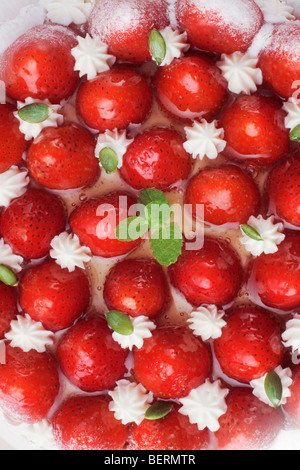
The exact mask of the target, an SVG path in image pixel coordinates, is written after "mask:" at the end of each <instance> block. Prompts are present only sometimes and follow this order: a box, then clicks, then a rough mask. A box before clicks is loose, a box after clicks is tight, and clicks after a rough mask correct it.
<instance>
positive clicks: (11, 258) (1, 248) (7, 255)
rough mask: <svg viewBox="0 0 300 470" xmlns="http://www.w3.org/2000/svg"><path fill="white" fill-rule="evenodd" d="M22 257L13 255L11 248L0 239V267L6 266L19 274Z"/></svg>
mask: <svg viewBox="0 0 300 470" xmlns="http://www.w3.org/2000/svg"><path fill="white" fill-rule="evenodd" d="M23 261H24V259H23V258H22V256H18V255H15V254H14V253H13V251H12V249H11V247H10V246H9V245H8V244H6V243H5V242H4V240H3V238H0V265H2V266H7V267H8V268H10V269H12V271H14V272H16V273H19V272H20V271H21V270H22V263H23Z"/></svg>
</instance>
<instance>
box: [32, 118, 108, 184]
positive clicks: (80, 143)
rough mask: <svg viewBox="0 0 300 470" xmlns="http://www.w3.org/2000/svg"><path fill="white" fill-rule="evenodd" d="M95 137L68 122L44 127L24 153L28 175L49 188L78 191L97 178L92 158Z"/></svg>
mask: <svg viewBox="0 0 300 470" xmlns="http://www.w3.org/2000/svg"><path fill="white" fill-rule="evenodd" d="M95 146H96V142H95V137H94V136H93V134H91V133H90V132H89V131H88V130H87V129H84V128H83V127H81V126H78V125H76V124H72V123H68V124H65V125H63V126H60V127H57V128H54V127H48V128H46V129H44V130H43V131H42V132H41V134H40V135H39V136H38V137H37V138H36V139H35V140H34V142H33V143H32V144H31V146H30V148H29V150H28V153H27V159H26V161H27V166H28V169H29V172H30V175H31V177H32V178H33V179H35V181H36V182H37V183H39V184H40V185H41V186H44V187H46V188H49V189H58V190H66V189H79V188H83V187H86V186H90V185H92V184H93V183H94V182H95V181H96V180H97V178H98V177H99V175H100V165H99V161H98V159H97V158H95Z"/></svg>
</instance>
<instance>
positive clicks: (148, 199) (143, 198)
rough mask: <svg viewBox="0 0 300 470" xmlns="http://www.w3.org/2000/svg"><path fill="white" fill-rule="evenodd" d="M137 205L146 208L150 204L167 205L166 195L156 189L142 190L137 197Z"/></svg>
mask: <svg viewBox="0 0 300 470" xmlns="http://www.w3.org/2000/svg"><path fill="white" fill-rule="evenodd" d="M138 203H139V204H143V205H144V206H148V205H149V204H151V203H155V204H168V201H167V198H166V195H165V193H164V192H163V191H160V190H159V189H156V188H149V189H143V191H141V192H140V195H139V197H138Z"/></svg>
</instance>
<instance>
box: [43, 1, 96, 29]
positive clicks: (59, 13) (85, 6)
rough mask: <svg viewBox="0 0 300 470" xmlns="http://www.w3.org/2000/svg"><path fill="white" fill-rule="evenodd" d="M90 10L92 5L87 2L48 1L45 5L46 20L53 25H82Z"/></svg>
mask: <svg viewBox="0 0 300 470" xmlns="http://www.w3.org/2000/svg"><path fill="white" fill-rule="evenodd" d="M91 10H92V3H91V2H90V1H89V0H87V1H85V0H50V2H49V3H48V5H47V18H48V20H50V21H52V22H53V23H57V24H61V25H63V26H69V25H70V24H72V23H74V24H77V25H79V24H83V23H85V22H86V20H87V19H88V17H89V15H90V13H91Z"/></svg>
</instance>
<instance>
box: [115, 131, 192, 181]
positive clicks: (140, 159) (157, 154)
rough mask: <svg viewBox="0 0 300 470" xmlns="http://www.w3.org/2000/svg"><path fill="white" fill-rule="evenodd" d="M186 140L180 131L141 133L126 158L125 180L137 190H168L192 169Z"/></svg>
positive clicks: (122, 174) (124, 166) (124, 160)
mask: <svg viewBox="0 0 300 470" xmlns="http://www.w3.org/2000/svg"><path fill="white" fill-rule="evenodd" d="M183 143H184V139H183V138H182V137H181V135H180V134H178V133H177V132H176V131H173V130H171V129H166V128H154V129H151V130H148V131H146V132H144V133H142V134H139V135H138V136H137V137H136V138H135V139H134V141H133V142H132V143H131V144H130V145H129V147H128V149H127V152H126V154H125V155H124V157H123V165H122V167H121V170H120V174H121V177H122V178H123V179H124V180H125V181H126V183H128V184H129V185H130V186H132V187H133V188H135V189H146V188H153V187H155V188H157V189H160V190H166V189H168V188H170V186H172V185H174V184H175V183H177V182H178V181H182V180H186V179H187V178H188V176H189V174H190V172H191V170H192V161H191V157H190V155H189V154H188V153H187V152H186V151H185V150H184V148H183Z"/></svg>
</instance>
